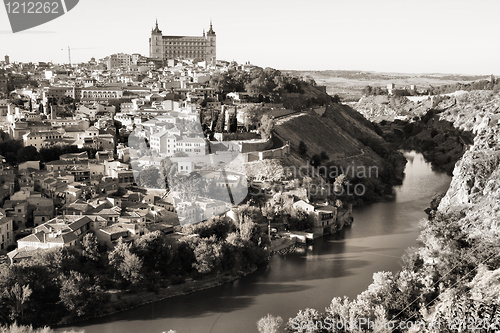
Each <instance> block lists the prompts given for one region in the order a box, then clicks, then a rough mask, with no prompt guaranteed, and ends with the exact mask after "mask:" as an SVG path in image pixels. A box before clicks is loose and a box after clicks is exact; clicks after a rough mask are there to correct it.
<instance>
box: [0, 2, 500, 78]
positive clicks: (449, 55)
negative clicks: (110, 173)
mask: <svg viewBox="0 0 500 333" xmlns="http://www.w3.org/2000/svg"><path fill="white" fill-rule="evenodd" d="M499 16H500V1H498V0H475V1H463V0H412V1H407V0H380V1H379V0H322V1H318V0H309V1H297V0H289V1H283V0H253V1H244V2H241V1H234V0H233V1H229V0H203V1H200V0H189V1H164V0H156V1H153V0H141V1H129V0H80V3H79V4H78V5H77V6H76V7H75V8H74V9H73V10H72V11H70V12H68V13H67V14H66V15H64V16H62V17H60V18H57V19H55V20H53V21H51V22H48V23H46V24H44V25H41V26H39V27H35V28H33V29H31V30H28V31H26V32H20V33H16V34H13V33H12V32H11V29H10V25H9V23H8V18H7V14H6V11H5V9H4V8H0V55H1V56H2V58H3V55H4V54H8V55H10V57H11V59H12V60H13V61H50V60H52V61H54V62H67V61H68V60H67V59H68V52H67V47H68V46H71V48H72V49H73V50H72V53H71V56H72V61H73V62H81V61H88V60H89V59H90V57H92V56H94V57H96V58H103V57H105V56H106V55H109V54H112V53H117V52H126V53H133V52H137V53H141V54H143V55H147V56H149V51H148V38H149V36H150V33H151V28H152V27H153V25H154V21H155V19H156V18H158V22H159V25H160V29H161V30H163V33H164V34H170V35H201V34H202V31H203V28H205V29H208V26H209V22H210V19H212V20H213V28H214V30H215V32H216V34H217V58H218V59H224V60H236V61H238V62H245V61H250V62H251V63H253V64H256V65H259V66H263V67H267V66H269V67H274V68H278V69H313V70H321V69H346V70H348V69H359V70H374V71H390V72H415V73H421V72H426V73H429V72H440V73H467V74H469V73H470V74H491V73H494V74H500V43H499V35H500V34H499V33H500V24H499V20H498V18H499ZM61 49H64V50H61Z"/></svg>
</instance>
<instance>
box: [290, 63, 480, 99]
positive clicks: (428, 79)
mask: <svg viewBox="0 0 500 333" xmlns="http://www.w3.org/2000/svg"><path fill="white" fill-rule="evenodd" d="M282 72H286V73H290V74H292V75H297V76H302V77H304V79H307V78H312V79H314V80H315V81H316V83H317V84H318V85H323V86H326V87H327V92H328V93H329V94H330V95H334V94H338V95H339V96H340V97H342V98H343V99H344V100H351V101H357V100H359V98H360V97H361V96H362V93H361V91H362V89H363V88H364V87H366V86H368V85H369V86H373V87H376V86H380V87H385V86H386V85H387V84H389V83H394V84H395V85H396V87H402V86H409V85H416V86H417V87H425V88H428V87H429V86H441V85H445V84H454V83H457V82H461V83H468V82H472V81H477V80H484V79H489V75H460V74H438V73H427V74H408V73H406V74H405V73H380V72H369V71H340V70H339V71H336V70H328V71H282Z"/></svg>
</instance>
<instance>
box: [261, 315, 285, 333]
mask: <svg viewBox="0 0 500 333" xmlns="http://www.w3.org/2000/svg"><path fill="white" fill-rule="evenodd" d="M282 324H283V319H282V318H281V317H280V316H277V317H275V316H273V315H271V314H269V313H268V314H267V316H265V317H262V318H260V319H259V321H258V322H257V330H258V331H259V333H277V332H279V329H280V327H281V325H282Z"/></svg>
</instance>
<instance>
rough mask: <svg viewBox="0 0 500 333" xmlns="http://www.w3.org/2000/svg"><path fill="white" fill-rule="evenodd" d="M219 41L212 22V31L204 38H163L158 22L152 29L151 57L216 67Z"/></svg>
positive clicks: (204, 34)
mask: <svg viewBox="0 0 500 333" xmlns="http://www.w3.org/2000/svg"><path fill="white" fill-rule="evenodd" d="M216 51H217V39H216V35H215V31H214V29H213V25H212V20H210V29H209V30H208V31H207V32H206V33H205V29H203V35H202V36H163V34H162V31H161V30H160V28H159V27H158V20H156V22H155V26H154V28H153V29H151V37H150V38H149V57H150V58H152V59H156V60H169V59H194V60H198V61H206V62H207V64H209V65H215V63H216V55H217V53H216Z"/></svg>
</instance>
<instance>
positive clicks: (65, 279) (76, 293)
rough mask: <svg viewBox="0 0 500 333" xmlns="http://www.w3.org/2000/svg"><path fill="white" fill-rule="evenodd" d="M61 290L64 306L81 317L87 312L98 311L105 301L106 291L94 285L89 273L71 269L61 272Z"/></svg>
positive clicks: (60, 296)
mask: <svg viewBox="0 0 500 333" xmlns="http://www.w3.org/2000/svg"><path fill="white" fill-rule="evenodd" d="M59 279H60V281H61V290H60V292H59V298H60V299H61V302H62V303H63V304H64V306H65V307H66V308H67V309H68V310H69V311H71V312H72V314H73V315H76V316H78V317H81V316H83V315H85V314H89V313H90V312H91V313H96V312H97V309H98V308H99V305H100V304H101V303H102V301H103V295H104V292H103V291H102V290H101V288H100V287H99V286H95V285H92V284H91V283H90V279H89V277H88V276H87V275H83V274H81V273H79V272H75V271H70V272H69V274H67V275H66V274H61V276H60V277H59Z"/></svg>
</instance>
